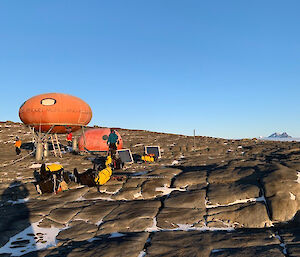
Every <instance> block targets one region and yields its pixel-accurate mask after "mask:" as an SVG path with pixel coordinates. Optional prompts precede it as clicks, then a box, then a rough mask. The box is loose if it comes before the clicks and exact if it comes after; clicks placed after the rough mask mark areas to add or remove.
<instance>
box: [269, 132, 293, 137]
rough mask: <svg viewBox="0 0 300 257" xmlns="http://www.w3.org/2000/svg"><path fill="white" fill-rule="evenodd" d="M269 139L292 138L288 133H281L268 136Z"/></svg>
mask: <svg viewBox="0 0 300 257" xmlns="http://www.w3.org/2000/svg"><path fill="white" fill-rule="evenodd" d="M268 138H291V136H289V135H288V134H287V133H286V132H283V133H282V134H279V133H273V134H272V135H270V136H268Z"/></svg>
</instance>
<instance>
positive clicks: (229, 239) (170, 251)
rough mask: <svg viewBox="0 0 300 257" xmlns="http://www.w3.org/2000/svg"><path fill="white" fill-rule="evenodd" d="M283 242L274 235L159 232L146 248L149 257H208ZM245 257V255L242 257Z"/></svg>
mask: <svg viewBox="0 0 300 257" xmlns="http://www.w3.org/2000/svg"><path fill="white" fill-rule="evenodd" d="M279 244H280V241H279V240H278V239H277V238H276V237H275V235H274V233H273V232H271V231H268V230H266V231H234V232H199V231H188V232H187V231H172V232H157V233H155V234H154V235H153V237H152V240H151V244H150V246H149V247H148V248H147V256H150V257H154V256H155V257H158V256H200V257H208V256H210V254H211V253H212V251H213V250H217V249H223V248H245V247H261V246H268V245H270V246H279ZM240 256H243V255H240Z"/></svg>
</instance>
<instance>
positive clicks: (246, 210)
mask: <svg viewBox="0 0 300 257" xmlns="http://www.w3.org/2000/svg"><path fill="white" fill-rule="evenodd" d="M207 213H208V216H207V222H208V225H209V226H210V224H209V223H210V222H222V223H224V227H226V226H232V227H240V228H264V227H269V226H271V225H272V223H271V221H270V219H269V217H268V214H267V210H266V207H265V205H264V204H263V203H261V202H256V203H251V204H235V205H231V206H228V207H217V208H211V209H208V212H207Z"/></svg>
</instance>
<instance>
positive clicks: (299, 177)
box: [296, 171, 300, 184]
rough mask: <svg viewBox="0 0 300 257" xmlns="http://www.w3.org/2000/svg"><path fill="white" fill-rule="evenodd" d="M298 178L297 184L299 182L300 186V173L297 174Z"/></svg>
mask: <svg viewBox="0 0 300 257" xmlns="http://www.w3.org/2000/svg"><path fill="white" fill-rule="evenodd" d="M297 177H298V179H297V180H296V182H298V183H299V184H300V171H298V172H297Z"/></svg>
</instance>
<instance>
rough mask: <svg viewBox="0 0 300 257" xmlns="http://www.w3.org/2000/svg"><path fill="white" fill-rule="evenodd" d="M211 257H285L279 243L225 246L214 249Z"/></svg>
mask: <svg viewBox="0 0 300 257" xmlns="http://www.w3.org/2000/svg"><path fill="white" fill-rule="evenodd" d="M209 256H210V257H229V256H232V257H240V256H243V257H253V256H257V257H270V256H272V257H284V256H285V255H284V254H283V252H282V248H281V247H280V246H279V245H268V246H253V247H243V248H231V249H228V248H225V249H214V250H212V251H211V254H210V255H209Z"/></svg>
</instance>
